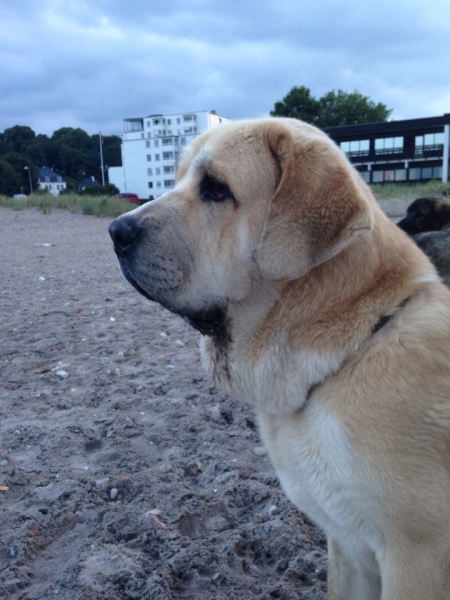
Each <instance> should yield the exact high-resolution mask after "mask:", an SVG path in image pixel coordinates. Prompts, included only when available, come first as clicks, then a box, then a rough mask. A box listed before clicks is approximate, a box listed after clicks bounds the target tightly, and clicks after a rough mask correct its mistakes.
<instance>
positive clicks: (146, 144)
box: [145, 140, 150, 148]
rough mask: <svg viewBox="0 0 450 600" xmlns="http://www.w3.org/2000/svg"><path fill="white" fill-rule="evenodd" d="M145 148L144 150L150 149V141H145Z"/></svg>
mask: <svg viewBox="0 0 450 600" xmlns="http://www.w3.org/2000/svg"><path fill="white" fill-rule="evenodd" d="M145 147H146V148H150V141H148V140H147V141H146V142H145Z"/></svg>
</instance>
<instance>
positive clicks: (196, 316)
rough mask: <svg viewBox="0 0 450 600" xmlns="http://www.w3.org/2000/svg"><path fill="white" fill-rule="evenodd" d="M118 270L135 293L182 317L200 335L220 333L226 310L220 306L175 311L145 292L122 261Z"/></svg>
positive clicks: (175, 309)
mask: <svg viewBox="0 0 450 600" xmlns="http://www.w3.org/2000/svg"><path fill="white" fill-rule="evenodd" d="M119 266H120V270H121V272H122V275H123V276H124V277H125V279H126V280H127V281H128V283H130V284H131V285H132V286H133V287H134V289H135V290H136V291H138V292H139V293H140V294H141V295H142V296H144V297H145V298H147V300H150V301H151V302H158V304H161V305H162V306H164V308H167V310H170V311H171V312H173V313H175V314H177V315H179V316H180V317H182V318H183V319H184V320H185V321H186V322H187V323H189V325H190V326H191V327H193V328H194V329H196V330H197V331H199V332H200V333H201V334H202V335H214V334H215V333H217V332H218V331H220V330H221V329H222V328H223V327H224V325H225V321H226V310H225V309H224V308H222V307H220V306H214V307H211V308H208V309H205V310H201V311H190V310H185V309H177V308H174V307H173V306H170V305H169V304H168V303H166V302H163V301H161V300H159V299H157V298H155V297H154V296H152V295H151V294H149V293H148V292H147V290H146V289H145V288H143V287H142V286H141V285H140V284H139V283H138V282H137V281H136V279H135V278H134V276H133V275H132V273H131V271H130V269H129V268H128V266H127V265H126V263H124V262H123V261H121V260H119Z"/></svg>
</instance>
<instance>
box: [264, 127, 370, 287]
mask: <svg viewBox="0 0 450 600" xmlns="http://www.w3.org/2000/svg"><path fill="white" fill-rule="evenodd" d="M267 143H268V146H269V149H270V151H271V153H272V155H273V157H274V159H275V161H276V163H277V165H278V168H279V172H280V175H281V176H280V180H279V183H278V186H277V189H276V190H275V193H274V195H273V197H272V199H271V202H270V207H269V210H268V216H267V220H266V223H265V227H264V231H263V234H262V239H261V245H260V251H259V261H258V262H259V267H260V270H261V273H262V274H263V276H264V277H266V278H268V279H272V280H285V281H288V280H291V279H296V278H297V277H300V276H301V275H302V274H304V273H306V272H307V271H308V270H309V269H311V268H312V267H314V266H315V265H318V264H320V263H321V262H323V261H325V260H327V259H328V258H331V257H332V256H334V255H335V254H337V253H338V252H340V251H341V250H342V249H343V248H345V246H347V245H348V244H349V243H350V242H351V241H352V240H353V239H354V238H356V237H357V236H359V235H362V234H364V233H367V232H368V231H370V230H371V229H372V226H373V214H372V208H371V206H370V204H369V202H368V201H367V200H366V199H365V198H364V197H363V195H362V192H361V190H360V189H359V187H358V184H357V182H356V179H355V175H354V174H353V173H352V172H351V170H350V167H349V165H348V164H347V162H346V159H345V158H344V157H343V156H342V155H341V154H340V152H339V151H338V150H337V148H335V147H334V146H333V145H332V142H331V141H330V140H329V139H328V138H326V137H325V135H324V134H322V133H321V132H320V131H318V130H316V129H315V128H313V127H310V126H308V125H306V124H304V123H301V122H298V125H297V124H288V123H286V122H284V121H282V120H277V119H274V120H273V121H272V122H271V123H269V124H268V128H267Z"/></svg>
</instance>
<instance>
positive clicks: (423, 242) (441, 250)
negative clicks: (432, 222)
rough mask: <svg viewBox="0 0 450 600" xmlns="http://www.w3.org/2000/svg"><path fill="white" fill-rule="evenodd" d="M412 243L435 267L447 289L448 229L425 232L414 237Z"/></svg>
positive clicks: (449, 271) (449, 273)
mask: <svg viewBox="0 0 450 600" xmlns="http://www.w3.org/2000/svg"><path fill="white" fill-rule="evenodd" d="M414 241H415V242H416V244H417V245H418V246H419V248H420V249H421V250H422V251H423V252H425V254H426V255H427V256H428V258H430V259H431V262H432V263H433V264H434V266H435V267H436V269H437V271H438V273H439V275H440V276H441V277H442V279H443V281H444V283H445V284H446V286H447V287H450V228H449V229H445V230H443V231H426V232H424V233H419V234H418V235H415V236H414Z"/></svg>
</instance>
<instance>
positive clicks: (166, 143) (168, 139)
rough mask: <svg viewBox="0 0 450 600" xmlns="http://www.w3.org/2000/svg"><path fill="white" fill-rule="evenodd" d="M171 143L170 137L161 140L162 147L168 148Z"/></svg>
mask: <svg viewBox="0 0 450 600" xmlns="http://www.w3.org/2000/svg"><path fill="white" fill-rule="evenodd" d="M172 143H173V141H172V138H171V137H168V138H163V140H162V145H163V146H169V144H172Z"/></svg>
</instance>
